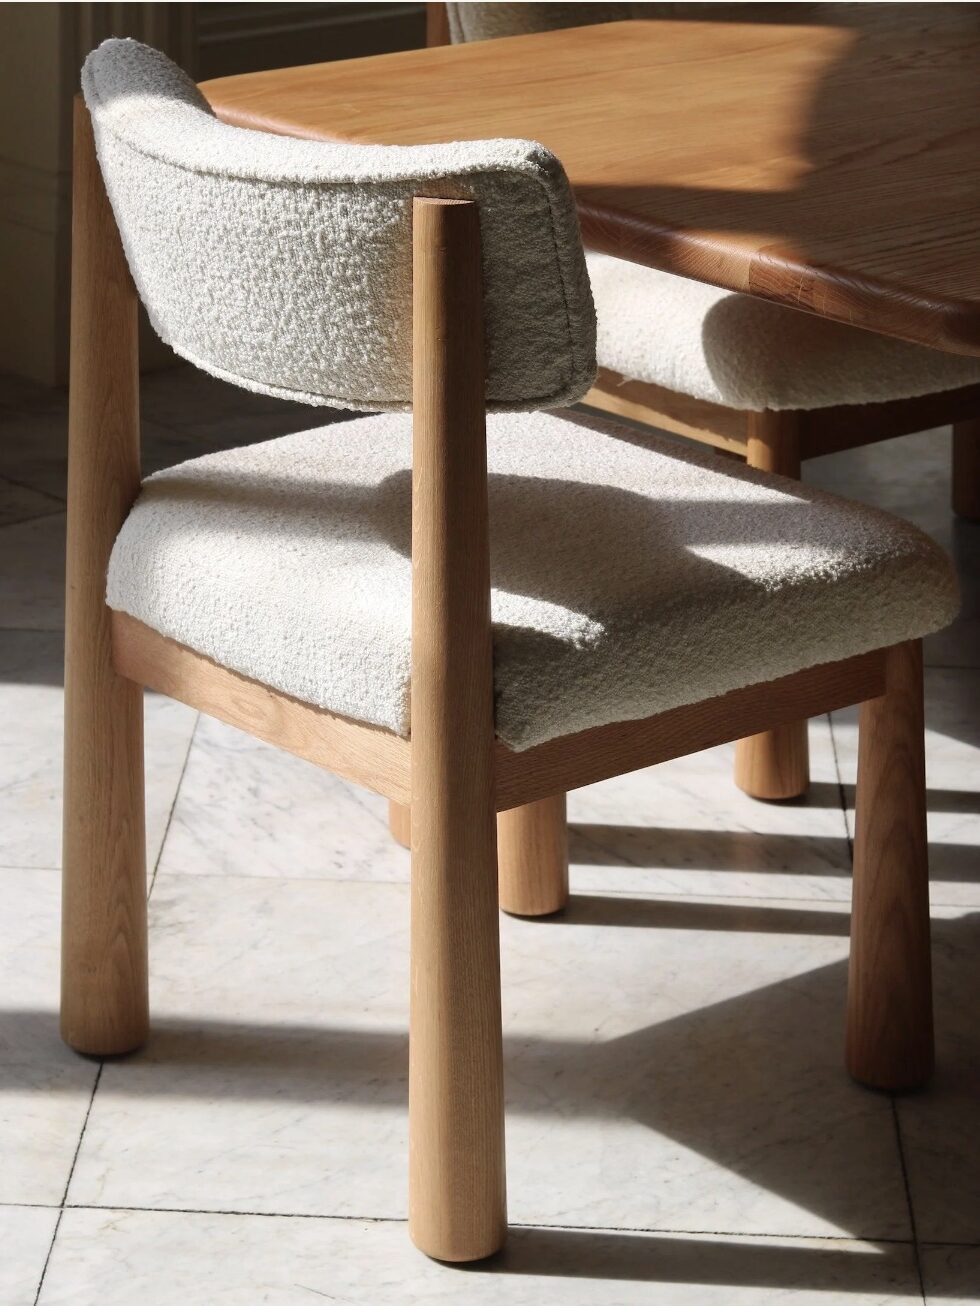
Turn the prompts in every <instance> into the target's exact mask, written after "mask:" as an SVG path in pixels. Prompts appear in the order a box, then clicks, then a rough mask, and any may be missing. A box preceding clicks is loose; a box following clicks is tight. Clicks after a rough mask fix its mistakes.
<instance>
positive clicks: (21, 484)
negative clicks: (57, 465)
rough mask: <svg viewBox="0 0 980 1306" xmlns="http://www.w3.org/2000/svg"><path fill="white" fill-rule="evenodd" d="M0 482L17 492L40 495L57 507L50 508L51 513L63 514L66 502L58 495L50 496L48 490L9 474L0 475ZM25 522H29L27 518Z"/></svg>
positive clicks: (10, 524) (41, 515)
mask: <svg viewBox="0 0 980 1306" xmlns="http://www.w3.org/2000/svg"><path fill="white" fill-rule="evenodd" d="M0 481H6V482H7V484H8V485H14V486H16V487H17V489H18V490H27V491H29V493H31V494H39V495H41V497H42V498H44V499H50V500H51V502H52V503H56V504H57V505H58V507H57V508H52V509H51V511H52V513H55V512H64V511H65V502H66V501H65V499H63V498H62V497H61V495H60V494H52V493H51V491H50V490H42V489H40V487H39V486H37V485H31V483H30V482H29V481H21V480H18V478H17V477H16V476H11V475H9V473H7V472H2V473H0ZM37 515H38V516H39V517H46V516H47V515H48V514H47V513H38V514H37ZM25 520H29V518H25ZM4 524H5V525H7V526H14V525H16V524H17V523H16V522H5V523H4Z"/></svg>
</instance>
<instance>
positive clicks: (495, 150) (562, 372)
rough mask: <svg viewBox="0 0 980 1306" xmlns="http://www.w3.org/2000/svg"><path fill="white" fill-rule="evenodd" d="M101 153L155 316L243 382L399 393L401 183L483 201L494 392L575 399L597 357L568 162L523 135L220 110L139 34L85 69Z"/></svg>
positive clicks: (284, 388) (383, 396) (402, 344)
mask: <svg viewBox="0 0 980 1306" xmlns="http://www.w3.org/2000/svg"><path fill="white" fill-rule="evenodd" d="M82 89H83V91H84V94H85V101H86V104H87V105H88V107H89V110H90V112H91V115H92V125H93V129H94V132H95V140H96V146H97V149H98V155H99V164H100V166H101V168H102V173H103V176H104V177H105V183H106V189H107V191H108V194H109V198H110V200H111V202H112V207H113V212H114V214H115V217H116V222H117V224H118V226H119V230H120V233H121V235H122V239H123V244H124V246H125V249H126V256H127V258H128V260H129V265H130V268H131V270H132V273H133V278H134V280H135V282H136V285H137V287H138V288H139V292H140V297H141V298H142V300H143V302H144V304H145V305H146V307H147V309H148V311H149V314H150V318H151V321H152V322H153V325H154V326H155V327H156V329H157V331H158V332H159V334H160V335H161V336H162V338H163V339H164V340H165V341H166V342H167V343H168V344H169V345H171V346H172V348H173V349H175V350H176V351H177V353H179V354H182V355H183V356H184V357H185V358H188V359H190V360H191V362H193V363H195V364H196V365H197V366H198V367H201V368H203V369H204V370H205V371H208V372H211V373H213V374H214V375H216V376H220V377H224V378H225V379H226V380H230V381H234V382H235V384H237V385H240V386H243V387H244V388H245V389H247V390H257V391H260V392H263V393H266V394H274V395H282V396H285V397H286V398H291V399H298V400H302V401H305V402H307V403H311V404H324V405H332V406H334V407H340V408H361V409H366V410H369V411H376V410H378V409H407V408H408V407H410V404H411V393H412V385H411V377H412V201H413V197H414V196H416V195H427V196H451V197H453V196H455V197H469V198H472V199H474V200H476V201H477V202H478V203H479V205H480V233H481V241H482V251H483V275H484V328H485V337H486V356H487V406H488V407H489V408H492V409H506V410H520V409H524V408H555V407H558V406H559V405H560V404H569V403H574V402H575V400H576V399H579V398H580V397H581V396H582V394H583V393H584V392H585V391H586V390H588V388H589V386H590V385H591V384H592V380H593V378H594V376H595V313H594V310H593V307H592V298H591V296H590V294H589V281H588V276H587V274H586V271H585V260H584V258H583V254H582V243H581V240H580V238H579V230H578V218H577V216H576V212H575V204H574V201H573V199H572V195H571V191H570V190H569V186H568V180H567V178H566V177H565V174H564V172H563V171H562V167H561V164H560V163H559V162H558V160H557V159H556V158H555V156H554V155H553V154H552V153H550V151H548V150H546V149H545V148H544V146H542V145H538V144H536V143H535V142H534V141H515V140H491V141H459V142H449V143H446V144H442V145H419V146H396V145H391V146H388V145H360V144H349V143H348V144H344V143H333V142H328V141H303V140H294V139H292V138H290V137H285V136H276V135H273V134H272V133H270V132H260V131H245V130H243V129H241V128H239V127H231V126H229V125H228V124H226V123H222V122H219V121H218V119H217V118H216V117H215V116H214V114H213V113H212V112H211V109H210V106H209V105H208V103H207V102H206V100H205V99H204V97H203V96H202V95H201V93H200V91H199V90H198V89H197V87H196V86H195V85H194V83H193V82H192V81H191V80H190V78H189V77H187V76H186V75H185V74H184V73H183V72H181V70H180V69H179V68H177V67H176V65H174V64H172V63H171V62H170V60H169V59H167V58H166V57H165V56H164V55H162V54H160V52H159V51H158V50H152V49H150V48H149V47H148V46H145V45H141V44H140V43H139V42H138V41H117V40H112V41H106V42H104V43H103V44H102V45H101V46H99V48H98V49H97V50H94V51H93V52H92V53H91V54H90V55H89V57H88V58H87V59H86V61H85V67H84V68H83V70H82Z"/></svg>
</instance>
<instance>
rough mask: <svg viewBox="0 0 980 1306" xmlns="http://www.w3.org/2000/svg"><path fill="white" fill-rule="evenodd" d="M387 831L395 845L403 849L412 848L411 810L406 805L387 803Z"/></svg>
mask: <svg viewBox="0 0 980 1306" xmlns="http://www.w3.org/2000/svg"><path fill="white" fill-rule="evenodd" d="M388 829H389V830H390V831H391V837H392V838H393V839H394V841H395V843H400V844H401V846H402V847H403V848H411V846H412V809H411V807H410V806H409V805H408V803H395V802H389V804H388Z"/></svg>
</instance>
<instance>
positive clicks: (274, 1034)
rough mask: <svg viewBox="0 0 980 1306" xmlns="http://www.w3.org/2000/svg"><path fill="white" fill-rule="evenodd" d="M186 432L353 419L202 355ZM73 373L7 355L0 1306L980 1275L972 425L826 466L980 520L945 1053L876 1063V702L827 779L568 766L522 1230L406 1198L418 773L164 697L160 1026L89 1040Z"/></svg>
mask: <svg viewBox="0 0 980 1306" xmlns="http://www.w3.org/2000/svg"><path fill="white" fill-rule="evenodd" d="M144 389H145V394H144V416H145V430H144V436H145V446H146V452H147V462H148V464H149V465H150V466H161V465H166V464H167V463H168V462H172V461H175V460H178V459H180V458H183V457H186V456H189V455H190V454H192V453H194V452H196V451H198V450H201V451H203V450H205V449H207V448H213V447H218V446H221V445H233V444H238V443H242V442H244V441H249V440H254V439H261V438H266V437H268V436H270V435H272V434H276V433H279V432H280V431H282V430H287V429H297V428H298V427H299V426H300V425H303V424H306V425H311V424H317V423H319V422H321V421H323V420H324V414H323V413H322V411H321V412H315V411H311V410H309V409H299V408H296V407H293V406H290V405H283V404H278V403H275V402H273V401H268V400H263V399H257V398H256V397H255V396H250V395H246V394H244V393H242V392H240V391H235V390H232V389H230V388H229V387H227V386H223V385H220V384H219V383H217V382H212V381H210V380H208V379H207V378H204V377H201V376H200V375H198V374H194V373H192V372H190V371H187V370H183V371H175V372H171V373H165V374H160V375H158V376H156V377H153V378H151V379H149V381H148V382H147V384H146V385H145V387H144ZM64 444H65V422H64V399H63V396H61V395H59V394H50V393H47V392H43V391H39V390H35V389H34V388H32V387H30V386H26V385H21V384H13V383H11V384H7V385H0V712H2V716H3V720H4V722H5V726H6V729H5V733H4V741H5V742H4V748H3V750H2V754H0V882H2V884H3V886H4V892H3V902H4V911H3V913H2V914H0V979H2V983H0V1157H2V1162H0V1247H2V1248H3V1252H2V1254H0V1306H31V1304H32V1303H40V1306H55V1304H56V1303H57V1304H59V1306H61V1304H65V1306H67V1304H68V1303H70V1304H71V1306H135V1304H136V1303H138V1304H139V1306H216V1304H224V1303H229V1304H231V1303H234V1304H235V1306H252V1303H260V1302H261V1303H266V1302H268V1303H276V1306H280V1304H289V1306H291V1304H292V1303H297V1304H299V1303H305V1302H315V1301H318V1300H327V1301H332V1302H346V1303H354V1302H356V1303H364V1304H370V1306H389V1304H392V1303H410V1302H424V1303H428V1302H447V1303H448V1302H452V1303H459V1304H460V1306H468V1304H469V1303H473V1306H480V1304H481V1303H484V1302H486V1303H491V1302H492V1303H495V1304H497V1303H499V1304H500V1306H508V1304H509V1303H515V1304H516V1303H525V1302H527V1303H531V1302H534V1303H551V1302H554V1303H558V1302H561V1303H564V1304H566V1306H627V1304H629V1303H641V1302H642V1303H648V1304H650V1306H668V1304H669V1306H722V1304H724V1306H756V1304H757V1303H775V1302H777V1301H779V1302H783V1301H792V1302H793V1303H794V1304H796V1303H800V1304H803V1303H811V1302H812V1303H814V1304H816V1303H818V1302H819V1303H821V1304H823V1303H831V1302H844V1301H849V1302H855V1303H857V1302H860V1303H892V1302H895V1303H897V1302H908V1301H912V1302H914V1301H920V1302H921V1301H923V1300H925V1301H927V1302H930V1303H937V1302H940V1301H944V1300H947V1299H949V1300H956V1301H975V1300H977V1299H978V1298H980V1141H978V1139H980V1105H978V1103H980V1020H978V1017H977V1012H978V1005H977V998H978V988H980V946H978V945H980V581H978V576H977V562H978V559H980V528H978V527H975V526H970V525H967V524H965V523H961V522H956V521H954V519H953V518H952V517H951V516H950V513H949V511H948V508H947V499H948V474H947V461H948V437H947V433H946V432H942V431H939V432H930V433H926V434H924V435H922V436H916V437H913V438H909V439H905V440H900V441H895V442H893V443H891V444H887V445H882V446H878V447H877V448H874V449H869V450H865V451H861V452H855V453H852V454H846V455H840V456H836V457H833V458H828V459H824V460H821V461H819V462H816V463H813V464H811V465H810V466H809V468H808V477H809V479H810V480H812V481H816V482H819V483H821V484H824V485H826V486H828V487H831V488H835V489H839V490H841V491H842V492H846V493H849V494H851V495H853V496H854V497H858V498H862V499H866V500H868V501H871V502H875V503H879V504H881V505H883V506H886V507H889V508H892V509H894V510H895V511H896V512H900V513H903V514H905V515H907V516H909V517H912V518H914V519H915V520H916V521H918V522H920V523H921V524H922V525H923V526H924V527H925V528H926V529H927V530H929V531H931V532H932V533H933V534H934V535H936V536H937V538H939V539H940V540H941V541H942V542H943V543H944V544H945V545H946V546H947V547H949V548H951V549H952V550H953V552H954V554H955V556H956V558H957V560H958V563H959V566H960V570H961V574H962V577H963V583H964V595H965V603H964V614H963V616H962V618H961V619H960V620H959V621H958V623H957V624H956V626H955V627H954V628H953V629H952V630H951V631H949V632H947V633H945V634H943V635H940V636H938V637H937V638H935V639H933V640H930V641H929V645H928V650H927V653H928V664H929V665H928V671H927V696H928V702H927V717H928V731H929V734H928V760H929V809H930V838H931V845H932V866H933V903H934V921H935V928H934V939H935V953H936V1005H937V1023H938V1055H939V1068H938V1072H937V1075H936V1078H935V1081H934V1083H933V1085H932V1087H930V1088H929V1089H928V1091H926V1092H923V1093H920V1094H915V1095H909V1096H907V1097H902V1098H898V1099H895V1100H893V1099H891V1098H889V1097H888V1096H884V1095H879V1094H874V1093H869V1092H866V1091H865V1090H863V1089H861V1088H859V1087H857V1086H856V1085H854V1084H853V1083H851V1082H850V1081H849V1080H848V1078H847V1077H846V1075H845V1074H844V1072H843V1070H842V1068H841V1035H842V1004H843V997H844V983H845V964H846V955H847V928H848V917H847V898H848V892H849V883H848V879H849V868H850V845H849V835H850V829H851V824H850V823H851V807H852V802H853V780H854V769H855V744H856V718H855V715H854V714H853V713H841V714H839V715H836V716H835V717H834V718H833V719H832V720H829V719H821V720H818V721H815V722H813V724H812V727H811V743H812V751H813V770H814V784H813V788H812V792H811V794H810V796H809V798H808V799H807V801H806V802H803V803H798V804H762V803H756V802H753V801H751V800H750V799H748V798H746V797H745V796H744V795H742V794H740V793H739V792H738V791H737V790H735V789H734V787H733V785H732V783H731V779H730V765H731V750H730V749H717V750H714V751H712V752H709V753H705V754H701V755H700V756H697V757H693V758H687V759H684V760H681V761H678V762H675V763H672V764H670V765H667V766H663V767H660V768H657V769H655V770H651V771H646V772H640V773H637V774H635V775H632V776H627V777H623V778H621V779H618V780H615V781H611V782H609V783H606V784H602V785H597V786H595V787H594V788H592V789H588V790H583V791H580V792H577V793H575V794H573V795H572V796H571V798H570V819H571V823H572V853H573V869H572V886H573V892H574V898H573V902H572V905H571V907H570V909H569V911H568V912H567V913H566V914H565V915H564V916H563V917H562V918H560V919H555V920H550V921H542V922H537V923H532V922H527V921H518V920H513V919H507V918H503V919H502V922H501V923H502V941H503V972H504V1004H505V1034H506V1062H507V1099H508V1121H507V1143H508V1151H509V1182H510V1218H511V1222H512V1226H513V1233H512V1237H511V1241H510V1243H509V1245H508V1248H507V1250H506V1252H505V1253H504V1254H503V1255H502V1256H500V1257H498V1258H496V1259H495V1260H494V1261H492V1262H488V1263H486V1264H484V1265H480V1266H476V1267H471V1268H468V1269H451V1268H448V1267H445V1266H439V1265H435V1264H433V1263H431V1262H429V1261H427V1260H426V1259H425V1258H424V1257H423V1256H421V1255H420V1254H419V1253H418V1252H416V1251H415V1250H414V1249H413V1248H412V1246H411V1244H410V1243H409V1241H408V1237H407V1234H406V1231H405V1226H404V1219H405V1179H406V1175H405V1171H406V1155H405V1143H406V1138H405V1134H406V1112H405V1105H406V1103H405V1098H406V1005H407V950H406V927H407V901H406V884H407V878H408V864H407V855H406V854H405V853H404V852H403V851H402V850H401V849H399V848H397V847H396V846H394V845H393V844H392V843H391V841H390V840H389V838H388V836H387V831H386V827H385V805H384V803H383V802H381V801H380V800H379V799H377V798H376V797H374V796H373V795H371V794H367V793H363V792H360V791H356V790H354V789H353V788H351V787H350V786H348V785H346V784H344V783H342V782H340V781H338V780H336V779H333V778H332V777H330V776H327V775H324V774H322V773H320V772H317V771H316V770H314V769H313V768H312V767H309V766H307V765H306V764H305V763H302V762H298V761H296V760H295V759H293V758H290V757H287V756H285V755H283V754H279V753H276V752H275V751H274V750H272V749H270V748H267V747H265V746H264V745H261V744H258V743H256V742H255V741H253V740H250V739H247V738H246V737H244V736H242V735H240V734H238V733H237V732H235V731H234V730H231V729H229V728H227V727H224V726H221V725H219V724H217V723H216V722H214V721H211V720H207V719H205V718H203V717H200V718H199V717H198V716H197V715H196V714H195V713H194V712H192V711H190V710H189V709H186V708H184V707H182V706H180V705H179V704H176V703H171V702H169V701H166V700H163V699H160V698H157V697H155V696H153V695H150V696H148V700H147V750H148V751H147V758H148V765H147V776H148V789H147V799H148V823H147V825H148V828H147V840H148V846H149V847H148V851H149V866H150V868H151V880H150V913H151V954H152V956H151V968H152V976H153V979H152V1002H153V1010H154V1020H155V1024H154V1032H153V1036H152V1038H151V1040H150V1042H149V1044H148V1046H147V1047H146V1049H145V1050H144V1051H143V1052H141V1053H140V1054H138V1055H135V1056H132V1057H127V1058H123V1059H119V1060H113V1061H107V1062H106V1063H105V1064H99V1063H98V1062H96V1061H91V1060H86V1059H84V1058H79V1057H76V1056H74V1055H73V1054H72V1053H70V1052H69V1051H68V1050H67V1049H66V1048H64V1046H63V1045H62V1044H61V1043H60V1041H59V1039H58V1034H57V1014H56V1010H57V992H58V976H57V936H58V910H59V877H58V874H57V870H58V864H59V839H60V828H59V827H60V773H61V658H62V636H61V623H62V616H61V604H62V585H63V581H62V554H63V531H64Z"/></svg>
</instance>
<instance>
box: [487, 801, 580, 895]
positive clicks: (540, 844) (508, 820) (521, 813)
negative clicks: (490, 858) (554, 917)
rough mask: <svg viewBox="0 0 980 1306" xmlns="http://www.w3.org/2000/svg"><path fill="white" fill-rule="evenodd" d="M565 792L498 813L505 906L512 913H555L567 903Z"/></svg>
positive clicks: (500, 866)
mask: <svg viewBox="0 0 980 1306" xmlns="http://www.w3.org/2000/svg"><path fill="white" fill-rule="evenodd" d="M565 808H566V803H565V795H564V794H556V795H555V796H554V797H553V798H542V799H541V800H540V802H537V803H527V804H525V806H523V807H514V808H512V809H511V810H510V811H509V812H501V813H500V814H499V816H498V817H497V868H498V877H499V884H500V906H501V908H502V909H503V910H504V911H506V912H510V914H511V915H512V916H550V915H551V914H552V913H553V912H556V911H561V910H562V908H563V907H565V906H566V905H567V903H568V821H567V818H566V814H565Z"/></svg>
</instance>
